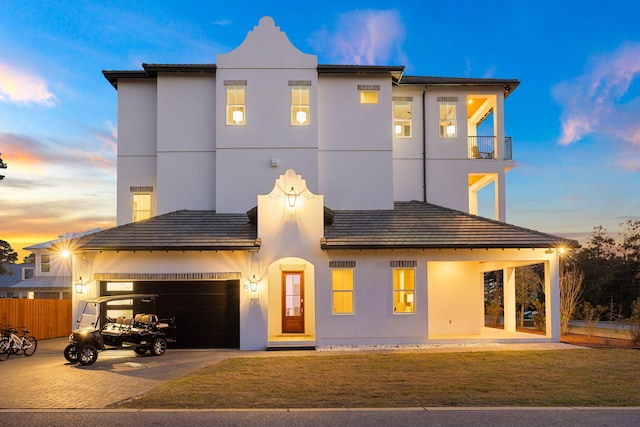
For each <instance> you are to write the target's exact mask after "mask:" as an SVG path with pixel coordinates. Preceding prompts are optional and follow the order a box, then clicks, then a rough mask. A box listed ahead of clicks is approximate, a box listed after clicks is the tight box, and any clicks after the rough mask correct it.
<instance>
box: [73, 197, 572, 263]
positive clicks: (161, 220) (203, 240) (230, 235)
mask: <svg viewBox="0 0 640 427" xmlns="http://www.w3.org/2000/svg"><path fill="white" fill-rule="evenodd" d="M325 217H326V221H325V222H326V224H325V233H324V238H323V239H322V241H321V242H319V243H320V245H321V248H322V249H324V250H330V249H476V248H478V249H490V248H551V247H559V246H566V247H579V245H578V242H577V241H575V240H567V239H564V238H562V237H558V236H554V235H551V234H546V233H541V232H539V231H534V230H529V229H526V228H522V227H517V226H515V225H510V224H505V223H502V222H499V221H493V220H490V219H486V218H482V217H479V216H475V215H470V214H467V213H464V212H460V211H456V210H453V209H449V208H444V207H441V206H437V205H433V204H430V203H423V202H396V203H395V207H394V209H389V210H337V211H332V210H330V209H325ZM253 218H255V209H252V210H251V211H249V212H248V213H246V214H227V213H225V214H219V213H216V212H215V211H188V210H182V211H176V212H172V213H168V214H164V215H160V216H157V217H153V218H150V219H148V220H145V221H140V222H135V223H131V224H126V225H122V226H119V227H115V228H112V229H109V230H105V231H102V232H98V233H95V234H91V235H89V236H86V237H82V238H81V240H80V241H79V242H78V246H79V248H80V249H85V250H102V251H117V250H123V251H132V250H166V251H177V250H182V251H186V250H258V249H259V248H260V245H261V242H260V239H259V237H258V236H257V228H256V224H255V221H254V220H253Z"/></svg>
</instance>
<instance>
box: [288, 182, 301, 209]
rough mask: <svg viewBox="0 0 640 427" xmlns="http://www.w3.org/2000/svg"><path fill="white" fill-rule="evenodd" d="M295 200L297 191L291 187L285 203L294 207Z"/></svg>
mask: <svg viewBox="0 0 640 427" xmlns="http://www.w3.org/2000/svg"><path fill="white" fill-rule="evenodd" d="M296 200H298V193H296V190H294V189H293V187H291V190H289V192H288V193H287V204H288V205H289V207H290V208H295V207H296Z"/></svg>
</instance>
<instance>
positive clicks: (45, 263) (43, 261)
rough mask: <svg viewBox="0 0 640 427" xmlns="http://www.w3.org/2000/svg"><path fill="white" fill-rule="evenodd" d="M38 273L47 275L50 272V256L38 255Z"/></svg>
mask: <svg viewBox="0 0 640 427" xmlns="http://www.w3.org/2000/svg"><path fill="white" fill-rule="evenodd" d="M40 272H41V273H49V272H51V255H45V254H42V255H40Z"/></svg>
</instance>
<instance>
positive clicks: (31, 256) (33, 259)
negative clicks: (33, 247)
mask: <svg viewBox="0 0 640 427" xmlns="http://www.w3.org/2000/svg"><path fill="white" fill-rule="evenodd" d="M22 263H23V264H35V263H36V254H34V253H33V252H31V253H30V254H29V255H27V256H26V257H24V258H23V259H22Z"/></svg>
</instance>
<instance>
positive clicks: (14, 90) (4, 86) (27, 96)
mask: <svg viewBox="0 0 640 427" xmlns="http://www.w3.org/2000/svg"><path fill="white" fill-rule="evenodd" d="M55 101H56V97H55V96H54V95H53V94H52V93H51V92H49V89H48V88H47V83H46V82H45V80H44V79H43V78H41V77H40V76H38V75H35V74H32V73H30V72H28V71H24V70H19V69H18V68H16V67H14V66H12V65H9V64H5V63H1V62H0V102H13V103H31V102H33V103H36V104H41V105H46V106H52V105H54V104H55Z"/></svg>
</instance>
